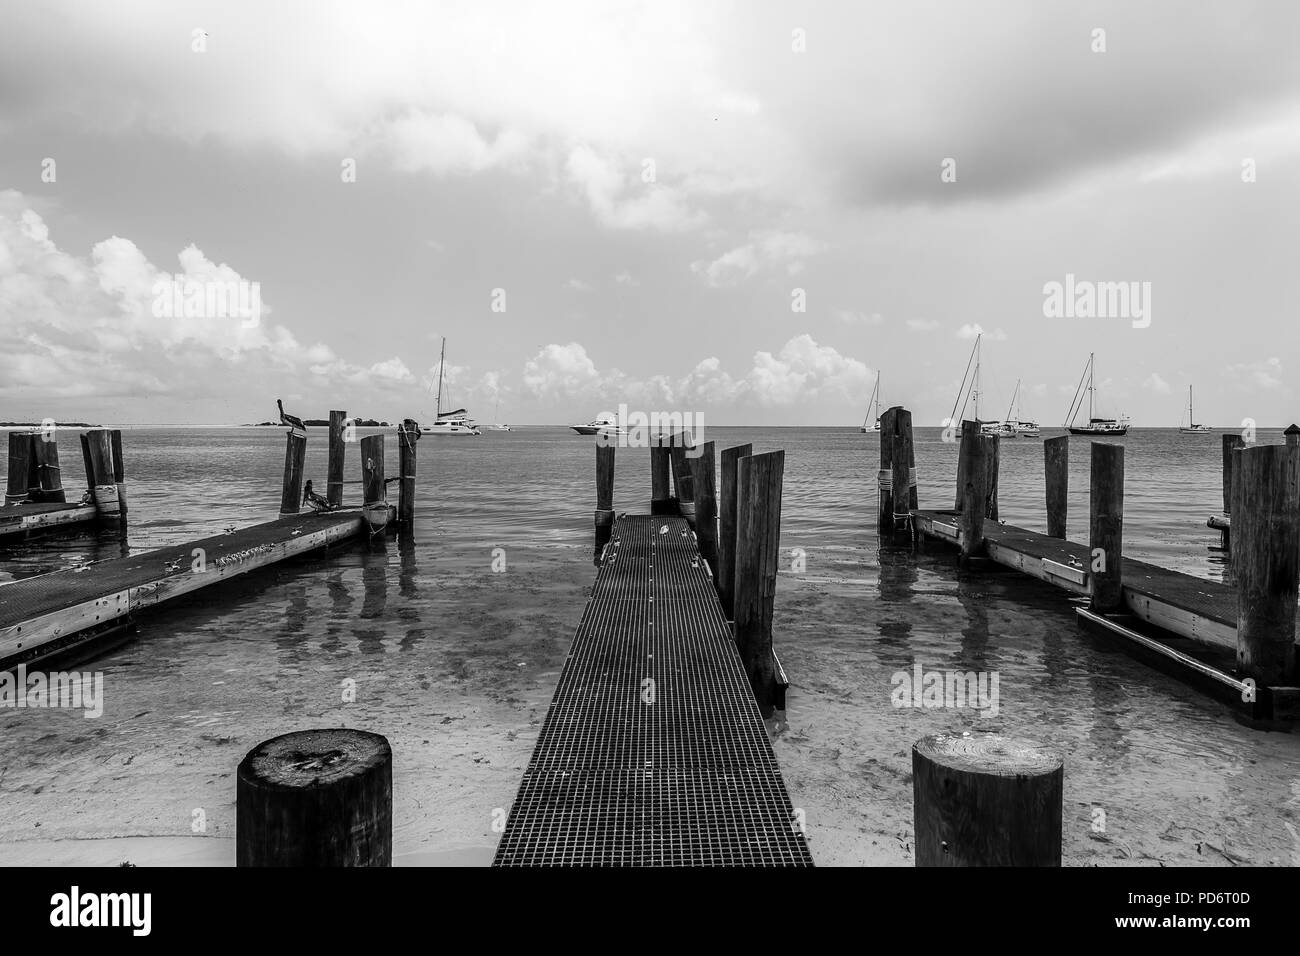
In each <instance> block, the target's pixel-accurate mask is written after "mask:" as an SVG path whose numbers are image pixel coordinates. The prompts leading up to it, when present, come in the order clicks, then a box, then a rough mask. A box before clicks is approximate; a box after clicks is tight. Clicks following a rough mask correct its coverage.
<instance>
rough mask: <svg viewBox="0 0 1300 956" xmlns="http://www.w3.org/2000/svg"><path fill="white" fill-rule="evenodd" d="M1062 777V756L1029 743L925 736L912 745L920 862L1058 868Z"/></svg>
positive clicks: (989, 737)
mask: <svg viewBox="0 0 1300 956" xmlns="http://www.w3.org/2000/svg"><path fill="white" fill-rule="evenodd" d="M916 691H917V692H918V693H919V692H920V688H916ZM1064 782H1065V764H1064V761H1063V760H1062V758H1061V756H1060V754H1058V753H1056V752H1054V751H1051V750H1048V749H1047V748H1044V747H1041V746H1039V745H1038V744H1036V743H1033V742H1030V741H1026V740H1021V739H1016V738H1011V737H1004V736H1002V735H1001V734H988V733H975V734H961V735H957V734H936V735H934V736H930V737H923V738H922V739H921V740H919V741H917V742H916V744H915V745H914V746H913V747H912V812H913V822H914V832H915V834H916V865H917V866H1060V865H1061V821H1062V805H1063V795H1064Z"/></svg>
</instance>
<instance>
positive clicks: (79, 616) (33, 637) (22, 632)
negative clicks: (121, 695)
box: [0, 585, 131, 661]
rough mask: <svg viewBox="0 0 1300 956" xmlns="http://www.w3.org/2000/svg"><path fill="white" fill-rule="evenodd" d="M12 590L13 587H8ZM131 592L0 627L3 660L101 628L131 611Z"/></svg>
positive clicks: (110, 595) (99, 598) (106, 596)
mask: <svg viewBox="0 0 1300 956" xmlns="http://www.w3.org/2000/svg"><path fill="white" fill-rule="evenodd" d="M6 587H12V585H6ZM130 607H131V596H130V592H129V591H114V592H112V593H111V594H105V595H103V596H102V597H98V598H95V599H94V600H92V601H83V602H81V603H80V604H75V605H73V606H72V607H66V608H60V609H59V610H57V611H51V612H50V613H48V614H42V615H40V616H39V617H36V618H33V619H31V620H29V621H23V622H21V623H19V624H11V625H9V626H8V627H0V661H2V660H4V659H5V658H8V657H11V656H13V655H14V654H19V653H25V652H29V651H32V650H34V649H36V648H38V647H41V646H42V645H44V644H48V643H49V642H50V641H54V640H58V639H59V638H61V637H67V636H68V635H71V634H76V633H78V632H80V631H84V630H87V629H88V628H92V627H98V626H99V625H101V624H104V623H106V622H108V621H113V620H116V619H118V618H121V617H125V616H126V615H127V614H128V613H129V612H130Z"/></svg>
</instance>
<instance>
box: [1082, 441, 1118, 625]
mask: <svg viewBox="0 0 1300 956" xmlns="http://www.w3.org/2000/svg"><path fill="white" fill-rule="evenodd" d="M1089 499H1090V507H1089V511H1088V549H1089V553H1090V554H1091V562H1092V563H1091V567H1090V568H1089V576H1088V577H1089V580H1090V581H1091V582H1092V596H1091V602H1090V605H1089V607H1090V609H1091V610H1092V611H1093V612H1094V613H1097V614H1113V613H1116V612H1118V611H1122V610H1123V608H1124V574H1123V572H1124V446H1123V445H1115V444H1111V443H1109V442H1099V441H1095V442H1092V471H1091V480H1090V483H1089Z"/></svg>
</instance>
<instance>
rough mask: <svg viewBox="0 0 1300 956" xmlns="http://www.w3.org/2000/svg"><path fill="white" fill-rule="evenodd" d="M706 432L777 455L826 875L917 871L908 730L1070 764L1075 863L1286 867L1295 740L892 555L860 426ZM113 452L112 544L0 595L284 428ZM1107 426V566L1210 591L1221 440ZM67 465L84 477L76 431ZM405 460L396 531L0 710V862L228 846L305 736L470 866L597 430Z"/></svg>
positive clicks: (531, 735) (149, 522) (951, 469)
mask: <svg viewBox="0 0 1300 956" xmlns="http://www.w3.org/2000/svg"><path fill="white" fill-rule="evenodd" d="M368 433H370V431H368V430H364V429H363V430H361V432H360V435H361V436H364V435H365V434H368ZM1058 433H1059V431H1056V430H1052V429H1047V430H1045V431H1044V436H1045V437H1050V436H1051V435H1054V434H1058ZM310 434H311V440H310V443H309V451H308V460H307V477H309V478H314V479H316V482H317V484H318V485H322V486H323V484H324V480H323V479H324V475H325V456H326V448H325V433H324V429H313V430H311V433H310ZM389 435H390V439H389V441H388V443H387V445H388V457H389V461H388V462H387V472H388V474H390V475H392V474H396V473H397V462H396V442H395V440H394V436H393V433H392V432H389ZM707 437H708V438H709V439H712V440H715V441H717V442H718V444H719V447H723V446H726V445H730V444H736V443H742V442H750V443H752V444H753V445H754V450H755V451H756V452H762V451H768V450H774V449H778V448H782V449H784V450H785V452H786V472H785V496H784V502H783V511H782V529H781V530H782V534H781V538H782V548H783V549H784V550H785V553H786V555H787V558H785V559H783V569H782V574H781V576H780V583H779V593H778V597H777V611H776V625H775V626H776V643H777V647H778V650H779V652H780V654H781V656H782V660H783V662H784V663H785V666H786V669H787V671H788V672H789V673H790V677H791V680H792V681H793V686H792V688H791V692H790V696H789V710H788V712H787V714H786V720H785V721H784V722H781V723H774V724H773V727H772V732H773V734H774V745H775V746H776V749H777V754H778V758H779V759H780V762H781V766H782V769H783V772H784V773H785V776H786V779H787V783H788V785H789V788H790V791H791V796H792V799H793V800H794V802H795V805H796V806H798V807H801V808H802V809H804V811H805V817H806V821H807V826H808V834H809V838H810V841H811V846H812V848H813V853H814V855H815V856H816V858H817V860H818V862H819V863H824V864H834V863H847V864H852V863H865V862H871V863H897V864H904V865H906V864H910V861H911V855H910V853H911V848H910V832H911V783H910V776H909V775H910V756H909V754H910V747H911V744H912V742H914V741H915V740H916V739H917V738H918V737H920V736H922V735H923V734H926V733H933V732H938V731H944V730H954V729H997V730H1004V731H1008V732H1018V733H1028V734H1033V735H1036V736H1039V737H1041V738H1043V739H1045V740H1046V741H1048V742H1049V743H1052V744H1054V745H1056V746H1058V747H1060V748H1061V749H1062V750H1063V751H1064V752H1065V753H1066V755H1067V757H1066V759H1067V764H1066V766H1067V775H1066V810H1065V812H1066V830H1067V832H1066V840H1065V842H1066V848H1065V853H1066V861H1067V863H1078V864H1092V863H1101V864H1111V863H1114V864H1123V863H1146V864H1148V865H1154V864H1155V863H1156V862H1166V863H1168V862H1179V863H1191V864H1196V863H1221V864H1230V863H1237V862H1250V863H1256V864H1269V863H1282V864H1293V863H1300V835H1297V826H1298V825H1300V747H1297V746H1296V742H1295V740H1294V738H1293V737H1292V736H1291V735H1284V734H1276V733H1274V734H1269V733H1264V732H1261V731H1258V730H1254V729H1251V728H1249V727H1246V726H1244V725H1243V724H1241V723H1240V722H1239V721H1237V720H1236V719H1235V718H1234V717H1233V715H1232V713H1231V712H1230V711H1229V710H1228V709H1226V708H1224V707H1222V706H1220V705H1218V704H1215V703H1212V702H1210V701H1207V700H1205V699H1204V698H1202V697H1200V696H1199V695H1198V694H1196V693H1195V692H1193V691H1190V690H1188V689H1186V688H1184V687H1183V686H1182V685H1180V684H1178V683H1177V682H1176V681H1174V680H1172V679H1170V678H1167V677H1164V676H1162V675H1160V674H1158V673H1156V672H1154V671H1151V670H1149V669H1147V668H1146V667H1144V666H1143V665H1141V664H1138V663H1136V662H1133V661H1131V660H1130V659H1128V658H1127V657H1125V656H1124V655H1123V654H1119V653H1116V652H1115V651H1114V649H1113V648H1112V647H1110V646H1108V645H1106V644H1104V643H1101V642H1099V641H1098V640H1097V639H1095V638H1092V637H1089V636H1087V635H1084V634H1081V633H1079V632H1078V630H1077V629H1076V627H1075V625H1074V619H1073V612H1072V609H1071V605H1070V602H1069V601H1068V600H1067V599H1066V597H1065V596H1064V595H1063V593H1061V592H1059V591H1056V590H1054V589H1052V588H1050V587H1047V586H1045V585H1039V584H1037V583H1033V582H1030V581H1027V580H1024V579H1022V578H1020V577H1019V576H1016V575H1011V574H998V575H979V574H976V575H967V574H965V573H959V572H958V570H957V568H956V567H955V562H954V561H953V560H952V557H951V555H947V554H944V553H942V552H941V551H938V549H929V550H927V551H926V552H924V553H921V554H914V553H913V552H912V551H911V550H910V549H908V548H902V547H895V546H892V545H889V544H884V545H882V544H881V542H880V541H878V540H877V537H876V533H875V527H874V520H875V511H874V509H875V498H876V492H875V474H876V470H877V468H878V461H879V457H878V455H879V452H878V439H877V437H876V436H874V435H862V434H859V433H858V432H857V431H856V429H849V428H798V429H796V428H728V427H712V426H711V427H710V428H709V435H708V436H707ZM124 439H125V440H124V444H125V454H126V470H127V483H128V484H127V494H128V501H129V507H130V513H129V518H130V521H129V526H128V530H127V533H126V535H125V537H124V538H123V537H122V536H119V535H114V534H111V533H102V534H100V535H98V536H95V537H86V536H66V537H60V538H46V539H36V540H34V541H31V542H28V543H26V544H24V545H23V546H22V547H21V548H15V549H11V550H7V551H5V550H0V581H4V580H8V579H10V578H13V577H21V576H27V575H31V574H37V573H42V572H45V571H49V570H53V569H56V568H59V567H64V566H67V565H70V564H74V563H80V562H84V561H86V560H102V559H105V558H110V557H115V556H117V555H119V554H121V553H123V552H124V551H125V550H127V549H129V550H130V551H132V552H136V551H142V550H147V549H150V548H154V547H158V546H161V545H167V544H175V543H180V542H184V541H187V540H190V539H193V538H198V537H202V536H205V535H209V534H216V533H220V532H221V531H222V530H223V529H225V528H227V527H231V526H242V525H245V524H248V523H252V522H256V521H260V520H266V519H268V518H270V517H274V515H275V513H276V511H277V509H278V505H279V487H280V472H281V468H282V465H283V459H284V437H283V432H282V431H281V430H280V429H271V428H185V429H178V428H136V429H129V430H127V431H126V432H125V435H124ZM1258 440H1259V441H1261V442H1276V441H1281V433H1280V431H1269V430H1262V431H1261V432H1260V433H1259V435H1258ZM1123 442H1124V445H1125V447H1126V489H1125V499H1126V501H1125V516H1124V518H1125V521H1124V536H1125V542H1124V544H1125V552H1126V553H1127V554H1131V555H1134V556H1139V557H1142V558H1144V559H1146V560H1150V561H1152V562H1154V563H1157V564H1164V565H1167V566H1171V567H1176V568H1179V569H1181V570H1184V571H1187V572H1189V573H1191V574H1194V575H1198V576H1202V577H1205V578H1211V579H1221V578H1222V575H1223V570H1224V566H1223V563H1222V559H1221V556H1220V555H1219V553H1218V552H1217V551H1216V550H1213V549H1212V547H1211V546H1212V545H1217V544H1218V535H1217V533H1216V532H1212V531H1210V530H1209V529H1208V528H1206V527H1205V519H1206V517H1207V516H1208V515H1210V514H1211V513H1218V512H1219V511H1220V510H1221V505H1222V495H1221V488H1220V442H1219V438H1218V437H1217V433H1216V434H1215V435H1212V436H1208V437H1201V436H1180V435H1179V433H1178V432H1177V431H1176V430H1172V429H1134V430H1133V431H1131V432H1130V433H1129V436H1128V437H1127V438H1126V439H1124V440H1123ZM1087 447H1088V445H1087V441H1086V440H1084V439H1077V438H1076V439H1073V440H1072V442H1071V462H1070V471H1071V485H1070V509H1071V510H1070V519H1069V531H1070V536H1071V537H1072V538H1076V539H1080V540H1086V534H1087V509H1088V457H1087V454H1088V453H1087ZM61 450H62V454H63V462H64V466H65V469H66V474H67V476H68V477H67V478H65V481H66V483H67V485H68V487H69V488H73V487H76V486H78V485H79V484H80V482H79V481H77V480H74V476H76V475H78V474H79V473H80V456H79V454H74V452H75V450H76V443H75V441H68V440H66V439H65V440H64V442H62V443H61ZM418 450H419V459H420V460H419V492H420V498H419V506H418V509H417V520H416V526H415V529H414V534H413V535H412V536H411V537H410V538H409V539H406V540H404V541H402V542H400V543H399V541H398V540H397V539H396V538H389V539H388V540H386V541H385V540H379V541H376V542H373V543H371V544H370V545H366V544H362V543H358V544H356V545H351V546H347V547H344V548H342V549H339V550H337V551H335V552H332V553H330V554H328V555H325V556H319V557H313V558H307V559H304V560H302V561H299V562H297V563H294V564H291V565H287V566H284V567H282V568H279V569H276V570H273V571H269V572H267V573H264V574H260V575H257V576H254V577H251V578H249V579H247V580H243V581H237V582H232V583H231V584H228V585H223V586H222V587H221V588H219V589H214V590H212V591H210V592H205V593H201V594H200V595H198V596H197V597H196V598H195V600H194V601H193V603H191V604H189V605H186V606H184V607H177V608H174V609H171V610H169V611H167V612H166V613H164V614H158V615H155V616H152V617H148V618H145V619H144V620H143V622H142V626H141V628H140V632H139V634H138V635H137V636H136V638H135V639H134V640H133V641H132V642H130V643H128V644H125V645H123V646H122V647H120V648H118V649H116V650H113V651H111V652H109V653H107V654H105V655H103V656H101V657H99V658H97V659H96V660H95V661H94V662H92V663H90V664H87V665H83V666H84V667H86V668H87V669H89V668H93V669H97V670H102V671H103V672H104V675H105V697H106V707H105V713H104V715H103V717H101V718H99V719H97V720H87V719H84V718H83V717H82V716H81V715H80V714H79V713H71V712H58V711H34V710H23V711H0V722H2V723H3V733H2V734H0V800H2V801H3V805H4V807H5V810H6V812H5V814H4V815H3V816H2V817H0V862H44V861H52V862H74V861H79V862H113V861H114V859H113V858H115V857H118V856H122V857H132V858H134V859H135V860H136V861H137V862H218V863H226V862H232V861H233V857H234V852H233V844H232V838H233V833H234V797H235V784H234V777H233V773H234V769H235V766H236V764H237V763H238V761H239V759H240V758H241V757H242V756H243V755H244V753H246V752H247V751H248V750H249V749H251V748H252V747H253V746H255V745H256V744H257V743H258V742H259V741H261V740H264V739H266V738H268V737H271V736H274V735H276V734H279V733H284V732H286V731H289V730H294V729H300V728H303V727H320V726H350V727H362V728H365V729H370V730H375V731H377V732H380V733H384V734H386V735H387V736H388V737H389V739H390V740H391V741H392V743H393V748H394V753H395V767H396V775H395V784H394V787H395V792H394V798H395V811H394V812H395V840H396V844H397V852H398V859H399V862H405V863H462V862H469V863H482V862H486V861H487V860H488V859H490V855H491V849H492V847H493V845H494V844H495V840H496V833H495V831H494V830H493V821H494V811H496V810H499V809H501V808H508V807H509V806H510V802H511V800H512V799H513V796H514V791H515V789H516V788H517V786H518V783H519V778H520V774H521V773H522V770H523V767H524V765H525V764H526V762H527V759H528V755H529V753H530V751H531V748H532V744H533V742H534V740H535V739H536V735H537V731H538V729H539V726H540V721H541V719H542V718H543V717H544V715H545V712H546V706H547V704H548V703H549V700H550V697H551V694H552V692H553V691H554V687H555V682H556V679H557V677H558V674H559V669H560V667H561V666H562V664H563V661H564V656H565V653H566V651H567V648H568V645H569V642H570V640H571V638H572V634H573V629H574V627H575V626H576V624H577V621H578V617H579V615H580V613H581V610H582V605H583V603H584V602H585V600H586V596H587V591H588V589H589V587H590V584H591V582H592V580H593V575H594V569H593V567H592V558H593V551H592V517H591V510H592V508H593V507H594V500H593V499H594V489H593V481H594V454H593V451H592V439H591V438H582V437H580V436H577V435H575V434H573V433H572V432H571V431H569V430H567V429H565V428H560V427H521V428H518V429H516V430H515V431H512V432H509V433H485V434H484V435H483V436H481V437H479V438H470V439H464V438H429V437H426V438H424V439H423V440H421V442H420V443H419V447H418ZM349 455H350V457H349V461H348V474H347V477H348V479H350V480H354V479H359V477H360V474H359V471H360V469H359V465H358V463H357V456H356V452H355V446H351V447H349ZM916 459H917V473H918V484H919V496H920V501H921V505H922V507H951V504H952V499H953V483H954V476H955V464H956V446H955V445H952V444H945V443H944V442H942V441H941V433H940V430H939V429H925V428H922V429H919V430H918V431H917V435H916ZM1042 459H1043V452H1042V441H1041V440H1031V439H1016V440H1009V439H1004V440H1003V442H1002V462H1001V484H1000V506H1001V515H1002V518H1003V519H1004V520H1006V521H1007V522H1008V523H1012V524H1017V525H1022V526H1024V527H1029V528H1035V529H1040V530H1042V529H1045V520H1044V517H1043V464H1042ZM649 491H650V488H649V463H648V453H647V452H645V451H644V450H632V449H626V450H620V451H619V452H618V455H617V463H616V487H615V507H616V509H618V510H629V511H641V510H645V507H646V504H647V501H648V498H649ZM347 493H348V495H349V496H350V498H351V500H355V499H356V496H357V495H358V493H359V492H358V489H357V487H356V486H354V485H349V486H348V489H347ZM794 549H802V554H803V555H804V556H805V558H804V561H805V564H806V566H805V567H804V568H803V570H798V571H796V570H794V568H795V564H794V557H795V554H796V552H795V551H794ZM494 558H495V559H496V564H497V567H498V569H499V570H497V571H494V570H493V564H494ZM502 561H504V569H501V568H502ZM917 663H920V664H921V665H922V666H924V667H926V668H954V669H961V670H972V669H973V670H983V671H990V672H997V673H998V674H1000V677H1001V681H1000V687H1001V697H1002V699H1001V702H1000V707H999V714H998V716H997V717H995V718H989V717H982V716H980V715H979V714H977V713H975V712H972V711H963V710H958V709H953V710H926V709H899V708H896V707H894V706H892V703H891V694H890V692H891V689H892V683H891V680H892V677H893V675H895V674H896V673H898V672H899V671H907V670H910V669H911V668H912V667H913V666H914V665H915V664H917ZM349 684H351V686H354V687H355V689H356V694H355V700H346V701H345V700H344V697H345V696H346V694H345V690H346V688H347V687H348V686H349ZM1099 810H1100V811H1101V815H1100V816H1099V815H1098V811H1099ZM498 816H499V815H498ZM1099 823H1100V827H1099Z"/></svg>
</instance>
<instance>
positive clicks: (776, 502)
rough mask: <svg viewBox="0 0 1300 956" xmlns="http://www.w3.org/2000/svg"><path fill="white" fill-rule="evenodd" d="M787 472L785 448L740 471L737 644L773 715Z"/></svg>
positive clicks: (744, 463)
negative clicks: (778, 579) (775, 627)
mask: <svg viewBox="0 0 1300 956" xmlns="http://www.w3.org/2000/svg"><path fill="white" fill-rule="evenodd" d="M784 473H785V452H784V451H772V452H768V453H767V454H764V455H751V456H749V457H748V458H741V459H740V460H739V464H738V466H737V472H736V487H737V489H738V494H737V498H736V643H737V645H738V647H739V650H740V659H741V661H743V662H744V665H745V673H747V674H748V675H749V684H750V687H752V688H753V690H754V698H755V700H756V701H757V702H758V709H759V711H760V712H761V713H762V715H763V717H764V718H767V717H770V716H772V711H773V709H774V705H775V698H776V666H775V661H774V660H773V658H772V606H773V603H774V600H775V598H776V566H777V561H778V560H779V559H780V548H781V484H782V479H783V477H784Z"/></svg>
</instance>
